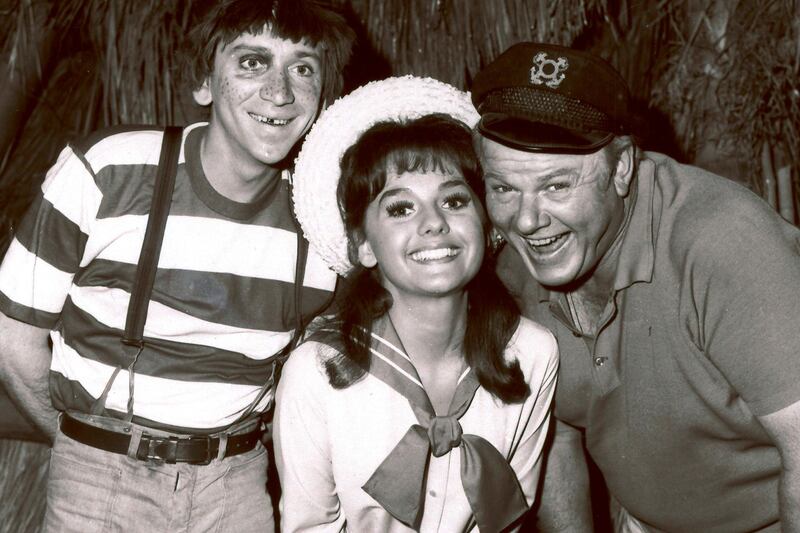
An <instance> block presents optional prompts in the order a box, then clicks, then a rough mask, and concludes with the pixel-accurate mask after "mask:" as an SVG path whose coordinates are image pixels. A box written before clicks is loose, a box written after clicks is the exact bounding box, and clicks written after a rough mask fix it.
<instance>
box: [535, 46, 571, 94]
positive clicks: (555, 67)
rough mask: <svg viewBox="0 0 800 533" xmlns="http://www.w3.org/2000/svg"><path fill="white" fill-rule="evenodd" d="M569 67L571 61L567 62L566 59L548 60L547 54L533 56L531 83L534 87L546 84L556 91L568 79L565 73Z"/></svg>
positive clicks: (541, 53)
mask: <svg viewBox="0 0 800 533" xmlns="http://www.w3.org/2000/svg"><path fill="white" fill-rule="evenodd" d="M568 67H569V61H567V58H566V57H559V58H558V59H548V58H547V53H545V52H539V53H538V54H536V55H535V56H533V66H532V67H531V83H532V84H534V85H543V84H544V85H547V86H548V87H550V88H551V89H556V88H558V86H559V85H561V82H562V81H564V79H565V78H566V75H565V74H564V71H565V70H567V68H568Z"/></svg>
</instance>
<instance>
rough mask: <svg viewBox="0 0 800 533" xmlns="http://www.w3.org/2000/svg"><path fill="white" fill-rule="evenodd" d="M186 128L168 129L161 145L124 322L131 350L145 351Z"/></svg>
mask: <svg viewBox="0 0 800 533" xmlns="http://www.w3.org/2000/svg"><path fill="white" fill-rule="evenodd" d="M182 138H183V128H179V127H177V126H167V127H166V129H165V130H164V140H163V141H162V142H161V156H160V157H159V159H158V171H157V173H156V182H155V185H154V189H153V201H152V204H151V205H150V215H149V216H148V217H147V228H146V229H145V232H144V242H143V243H142V251H141V252H140V253H139V264H138V266H137V267H136V278H135V279H134V282H133V288H132V289H131V300H130V303H129V304H128V317H127V319H126V320H125V334H124V335H123V337H122V342H123V343H124V344H127V345H128V346H136V347H137V348H140V349H141V348H142V347H143V346H144V339H143V332H144V322H145V319H146V318H147V306H148V304H149V302H150V293H151V292H152V291H153V282H154V281H155V279H156V267H157V266H158V257H159V255H161V242H162V241H163V238H164V228H165V227H166V225H167V215H168V214H169V205H170V203H171V201H172V191H173V189H174V188H175V174H176V173H177V172H178V154H179V153H180V151H181V140H182Z"/></svg>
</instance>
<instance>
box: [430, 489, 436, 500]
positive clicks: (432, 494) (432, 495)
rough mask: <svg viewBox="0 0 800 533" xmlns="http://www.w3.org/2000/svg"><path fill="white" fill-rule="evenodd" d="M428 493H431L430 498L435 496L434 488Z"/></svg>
mask: <svg viewBox="0 0 800 533" xmlns="http://www.w3.org/2000/svg"><path fill="white" fill-rule="evenodd" d="M428 494H430V495H431V498H435V497H436V491H435V490H429V491H428Z"/></svg>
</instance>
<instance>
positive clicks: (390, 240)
mask: <svg viewBox="0 0 800 533" xmlns="http://www.w3.org/2000/svg"><path fill="white" fill-rule="evenodd" d="M484 220H485V216H484V214H483V209H482V208H481V205H480V203H479V202H478V201H477V200H476V198H475V195H474V193H473V192H472V189H470V187H469V185H467V182H466V181H464V178H463V177H462V176H461V175H459V174H456V173H441V172H408V173H404V174H400V175H398V174H396V173H394V172H389V174H388V176H387V178H386V184H385V186H384V188H383V190H382V191H381V192H380V194H379V195H378V196H377V198H375V200H373V201H372V202H371V203H370V205H369V207H368V208H367V213H366V217H365V220H364V233H365V237H366V238H365V241H364V242H363V243H362V244H361V245H360V246H359V249H358V252H359V254H358V255H359V260H360V262H361V264H362V265H364V266H366V267H368V268H372V267H374V266H375V265H376V264H377V266H378V269H379V270H380V273H381V280H382V284H383V286H384V287H385V288H386V289H387V290H388V291H389V292H390V294H392V296H393V297H394V298H395V299H396V300H397V299H398V298H402V297H403V296H405V295H416V296H438V295H446V294H451V293H453V292H455V291H459V290H463V288H464V287H465V286H466V284H467V283H469V281H470V280H471V279H472V278H473V277H475V274H477V272H478V269H479V268H480V265H481V262H482V261H483V253H484V246H485V242H486V240H485V237H484V229H483V228H484V223H483V221H484Z"/></svg>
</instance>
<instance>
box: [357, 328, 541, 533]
mask: <svg viewBox="0 0 800 533" xmlns="http://www.w3.org/2000/svg"><path fill="white" fill-rule="evenodd" d="M382 322H384V324H382V326H384V327H383V331H381V334H382V335H381V336H379V335H376V334H374V333H373V335H372V345H371V347H370V352H371V359H370V368H369V373H370V374H372V375H373V376H375V377H376V378H378V379H380V380H381V381H383V382H384V383H386V384H387V385H389V386H390V387H392V388H393V389H394V390H395V391H397V392H398V393H400V394H402V395H403V396H404V397H405V398H406V399H407V400H408V402H409V403H410V404H411V408H412V410H413V411H414V414H415V415H416V417H417V421H418V422H419V423H418V424H414V425H412V426H411V427H410V428H409V429H408V431H407V432H406V434H405V435H404V436H403V438H402V439H401V440H400V442H399V443H398V444H397V445H396V446H395V447H394V449H393V450H392V451H391V452H390V453H389V455H388V456H387V457H386V459H384V460H383V462H382V463H381V465H380V466H379V467H378V468H377V470H375V472H374V473H373V474H372V476H371V477H370V479H369V480H368V481H367V483H366V484H365V485H364V486H363V487H362V488H363V489H364V491H366V492H367V494H369V495H370V496H372V498H374V499H375V500H376V501H377V502H378V503H380V504H381V506H382V507H383V508H384V509H386V511H387V512H389V513H390V514H391V515H392V516H393V517H394V518H396V519H397V520H399V521H401V522H403V523H404V524H406V525H407V526H409V527H411V528H415V529H417V528H419V525H420V521H421V519H422V507H423V501H424V493H425V472H426V469H427V466H428V459H429V457H430V454H433V456H434V457H441V456H442V455H444V454H446V453H448V452H449V451H450V450H452V449H453V448H456V447H458V448H459V449H460V452H461V484H462V485H463V487H464V492H465V493H466V496H467V500H468V501H469V505H470V508H471V509H472V513H473V515H474V516H475V521H476V523H477V525H478V528H479V529H480V531H481V532H482V533H487V532H489V533H493V532H497V531H502V530H503V529H504V528H506V527H508V526H510V525H511V524H513V523H514V522H515V521H516V520H517V519H518V518H520V517H521V516H522V515H523V513H525V511H526V510H527V509H528V505H527V503H526V501H525V497H524V496H523V494H522V490H521V488H520V486H519V481H518V480H517V476H516V474H515V473H514V470H512V468H511V466H510V465H509V464H508V462H507V461H506V459H505V457H503V456H502V455H501V454H500V452H498V451H497V449H496V448H495V447H494V446H493V445H492V444H491V443H490V442H489V441H487V440H486V439H484V438H483V437H479V436H478V435H471V434H463V432H462V430H461V424H460V423H459V422H458V419H459V418H461V416H462V415H463V414H464V413H465V412H466V411H467V408H468V407H469V405H470V403H471V402H472V398H473V397H474V396H475V391H476V390H477V389H478V386H479V384H478V380H477V378H476V377H475V374H474V372H473V371H472V369H467V370H466V371H465V372H464V374H462V376H461V379H460V380H459V383H458V385H457V387H456V391H455V394H454V396H453V400H452V401H451V403H450V408H449V410H448V414H447V416H436V413H435V412H434V410H433V406H432V405H431V402H430V399H429V398H428V395H427V394H426V393H425V389H424V388H423V387H422V381H421V380H420V379H419V376H418V375H417V371H416V369H415V368H414V365H413V364H412V363H411V360H410V359H409V357H408V355H407V354H406V353H405V352H404V350H402V349H401V348H399V347H402V343H401V342H400V339H399V337H398V336H397V332H396V331H395V329H394V327H393V326H392V324H391V320H388V317H387V319H385V320H384V321H382Z"/></svg>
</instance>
